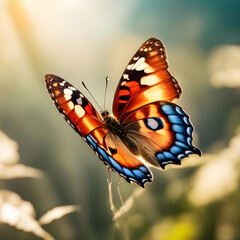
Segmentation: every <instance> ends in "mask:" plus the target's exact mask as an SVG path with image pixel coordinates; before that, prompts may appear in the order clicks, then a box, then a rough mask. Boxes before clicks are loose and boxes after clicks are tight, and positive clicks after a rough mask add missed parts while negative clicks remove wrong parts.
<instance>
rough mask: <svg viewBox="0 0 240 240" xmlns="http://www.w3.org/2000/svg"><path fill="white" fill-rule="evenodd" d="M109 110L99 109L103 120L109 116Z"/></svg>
mask: <svg viewBox="0 0 240 240" xmlns="http://www.w3.org/2000/svg"><path fill="white" fill-rule="evenodd" d="M109 114H110V113H109V111H108V110H105V111H101V116H102V118H103V120H105V119H106V118H107V117H108V116H109Z"/></svg>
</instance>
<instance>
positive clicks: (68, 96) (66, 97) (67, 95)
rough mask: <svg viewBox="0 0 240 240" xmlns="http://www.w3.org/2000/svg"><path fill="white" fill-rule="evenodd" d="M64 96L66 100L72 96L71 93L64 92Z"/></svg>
mask: <svg viewBox="0 0 240 240" xmlns="http://www.w3.org/2000/svg"><path fill="white" fill-rule="evenodd" d="M64 98H65V99H66V101H68V100H70V99H71V98H72V95H69V94H65V95H64Z"/></svg>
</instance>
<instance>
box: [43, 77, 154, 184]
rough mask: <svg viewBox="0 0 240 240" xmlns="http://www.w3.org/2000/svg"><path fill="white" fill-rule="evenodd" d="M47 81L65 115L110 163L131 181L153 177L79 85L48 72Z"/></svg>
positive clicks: (105, 161) (102, 157) (143, 180)
mask: <svg viewBox="0 0 240 240" xmlns="http://www.w3.org/2000/svg"><path fill="white" fill-rule="evenodd" d="M46 85H47V89H48V92H49V94H50V96H51V98H52V100H53V102H54V104H55V105H56V107H57V109H58V110H59V112H60V113H61V115H62V116H63V117H64V118H65V120H66V121H67V122H68V124H70V126H71V127H72V128H73V129H74V130H75V131H77V132H78V133H79V134H80V135H81V136H82V138H83V139H84V140H85V141H86V142H87V143H88V145H89V146H90V147H91V148H92V149H93V150H94V152H95V153H96V154H97V155H98V157H99V158H100V159H101V160H102V161H103V162H104V163H105V164H106V165H107V166H109V167H110V168H111V169H113V170H114V171H116V172H117V173H118V174H119V175H120V176H122V177H124V178H125V179H126V180H127V181H128V182H130V181H134V182H136V183H138V184H139V185H141V186H143V185H144V183H145V182H147V181H151V179H152V176H151V173H150V171H149V170H148V169H147V168H146V166H144V164H143V163H142V162H141V161H140V160H139V159H138V158H136V156H134V155H133V154H132V153H131V152H130V151H129V150H128V149H127V148H126V147H125V146H124V144H123V143H122V142H121V141H120V139H119V138H118V137H116V136H114V135H113V134H111V133H110V132H109V131H108V129H107V128H106V126H105V125H104V122H103V121H102V119H101V118H100V116H99V115H98V113H97V112H96V110H95V109H94V107H93V106H92V105H91V103H90V102H89V101H88V100H87V99H86V98H85V96H84V95H83V94H82V93H81V92H80V91H79V90H78V89H76V88H75V87H74V86H72V85H71V84H70V83H69V82H67V81H65V80H64V79H62V78H60V77H58V76H56V75H51V74H49V75H46Z"/></svg>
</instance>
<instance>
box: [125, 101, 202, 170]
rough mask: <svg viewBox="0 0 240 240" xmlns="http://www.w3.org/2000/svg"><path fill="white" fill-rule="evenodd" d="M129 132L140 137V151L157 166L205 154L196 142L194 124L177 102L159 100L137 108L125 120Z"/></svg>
mask: <svg viewBox="0 0 240 240" xmlns="http://www.w3.org/2000/svg"><path fill="white" fill-rule="evenodd" d="M124 125H125V130H126V131H127V132H128V134H129V136H130V137H131V138H133V139H136V140H137V141H138V147H139V152H140V153H141V155H142V156H143V157H144V156H145V160H146V161H147V162H149V163H150V164H152V165H153V166H155V167H156V166H157V164H159V166H161V167H162V168H165V166H166V165H167V164H181V160H182V159H183V158H185V157H187V156H188V155H189V154H193V153H195V154H198V155H201V152H200V151H199V150H198V149H197V148H195V147H193V145H192V131H193V127H192V125H191V123H190V121H189V118H188V116H187V114H186V113H185V112H184V111H183V110H182V108H181V107H179V106H178V105H176V104H173V103H171V102H165V101H159V102H155V103H152V104H148V105H145V106H143V107H142V108H139V109H137V110H135V111H133V112H132V113H131V114H129V115H128V118H126V119H125V122H124Z"/></svg>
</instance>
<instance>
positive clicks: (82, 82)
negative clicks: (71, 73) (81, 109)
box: [82, 82, 103, 111]
mask: <svg viewBox="0 0 240 240" xmlns="http://www.w3.org/2000/svg"><path fill="white" fill-rule="evenodd" d="M82 85H83V86H84V87H85V89H86V90H87V91H88V93H89V94H90V95H91V96H92V98H93V100H94V101H95V103H96V104H97V105H98V107H99V108H100V109H101V111H103V109H102V108H101V107H100V105H99V104H98V102H97V100H96V99H95V98H94V96H93V95H92V94H91V92H90V91H89V90H88V88H87V87H86V85H85V83H84V82H82Z"/></svg>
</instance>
